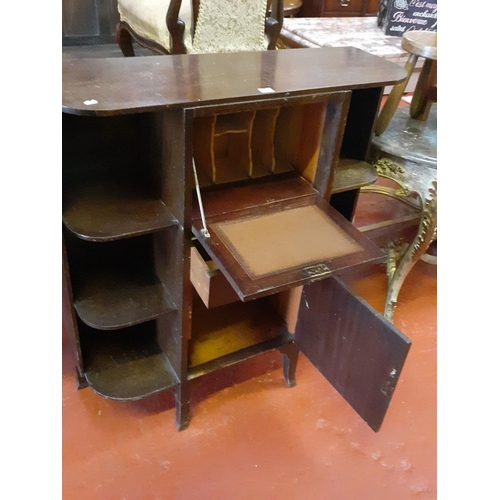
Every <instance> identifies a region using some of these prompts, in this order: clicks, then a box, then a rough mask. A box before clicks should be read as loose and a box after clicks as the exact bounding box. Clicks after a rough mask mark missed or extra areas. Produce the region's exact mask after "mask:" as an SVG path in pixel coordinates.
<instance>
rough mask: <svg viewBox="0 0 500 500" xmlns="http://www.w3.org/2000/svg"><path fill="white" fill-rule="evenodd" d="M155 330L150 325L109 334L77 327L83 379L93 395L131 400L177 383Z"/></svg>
mask: <svg viewBox="0 0 500 500" xmlns="http://www.w3.org/2000/svg"><path fill="white" fill-rule="evenodd" d="M155 330H156V329H155V322H154V321H152V322H146V323H142V324H141V325H137V326H133V327H130V328H126V329H123V330H117V331H113V332H103V331H99V330H94V329H92V328H89V327H88V326H86V325H83V324H81V325H80V326H79V331H80V339H81V344H82V351H83V356H84V360H85V378H86V379H87V382H88V383H89V385H90V386H91V387H92V389H93V390H94V391H95V392H96V393H97V394H99V395H100V396H103V397H105V398H108V399H117V400H120V401H126V400H135V399H140V398H143V397H145V396H149V395H151V394H154V393H155V392H159V391H163V390H165V389H169V388H171V387H172V386H174V385H176V384H177V383H178V382H179V380H178V378H177V375H176V374H175V372H174V370H173V368H172V365H171V364H170V361H169V359H168V357H167V356H166V354H165V353H164V352H163V351H162V349H161V347H160V346H159V344H158V342H157V340H156V331H155Z"/></svg>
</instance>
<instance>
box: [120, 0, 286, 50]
mask: <svg viewBox="0 0 500 500" xmlns="http://www.w3.org/2000/svg"><path fill="white" fill-rule="evenodd" d="M268 4H269V0H118V12H119V14H120V22H119V23H118V26H117V28H116V39H117V42H118V45H119V46H120V49H121V51H122V53H123V55H124V56H134V55H135V54H134V48H133V45H132V42H133V41H134V40H135V41H136V42H137V43H138V44H139V45H141V46H143V47H146V48H148V49H150V50H152V51H153V52H155V53H156V54H190V53H191V54H199V53H209V52H247V51H254V50H271V49H275V48H276V44H277V40H278V37H279V33H280V31H281V26H282V24H283V12H284V7H283V0H271V3H270V9H269V10H268Z"/></svg>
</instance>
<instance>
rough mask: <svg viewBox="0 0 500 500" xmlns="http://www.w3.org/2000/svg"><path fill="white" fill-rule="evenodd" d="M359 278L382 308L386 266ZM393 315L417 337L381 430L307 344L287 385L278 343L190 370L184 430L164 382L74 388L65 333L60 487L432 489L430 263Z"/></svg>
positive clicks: (347, 496)
mask: <svg viewBox="0 0 500 500" xmlns="http://www.w3.org/2000/svg"><path fill="white" fill-rule="evenodd" d="M352 286H353V287H354V288H355V289H356V291H357V292H358V293H359V294H361V295H362V296H363V297H364V298H365V299H366V300H368V301H369V302H370V303H371V304H372V305H373V306H374V307H375V308H377V309H378V310H381V309H382V306H383V300H384V294H385V290H386V278H385V274H384V270H383V269H381V268H379V269H378V270H377V271H376V272H375V274H374V275H372V276H370V277H369V278H365V279H362V280H358V281H356V282H355V283H353V284H352ZM395 324H396V326H397V327H398V328H400V329H401V330H402V331H403V332H404V333H405V334H406V335H407V336H408V337H410V338H411V339H412V341H413V345H412V348H411V350H410V354H409V356H408V359H407V363H406V365H405V368H404V370H403V372H402V375H401V378H400V381H399V385H398V387H397V389H396V391H395V394H394V398H393V400H392V405H391V407H390V408H389V412H388V414H387V417H386V419H385V422H384V424H383V425H382V429H381V430H380V432H378V433H374V432H373V431H372V430H371V429H370V428H369V427H368V426H367V425H366V424H365V423H364V422H363V421H362V420H361V418H359V417H358V416H357V414H356V413H355V412H354V411H353V410H352V409H351V408H350V407H349V405H348V404H347V403H345V401H344V400H343V399H342V398H341V397H340V396H339V395H338V393H336V392H335V390H334V389H332V387H331V386H330V385H329V384H328V382H326V380H325V379H324V378H323V377H322V376H321V375H320V374H319V373H318V372H317V371H316V369H315V368H314V367H313V366H312V365H311V363H309V362H308V360H307V359H306V358H304V357H303V356H301V357H300V359H299V366H298V369H297V386H296V387H294V388H293V389H288V388H286V387H285V384H284V381H283V377H282V373H281V369H280V366H281V358H280V356H279V355H278V354H276V353H268V354H265V355H263V356H261V357H259V358H255V359H253V360H250V361H248V362H246V363H244V364H242V365H239V366H236V367H233V368H231V369H227V370H225V371H224V372H222V373H218V374H212V375H209V376H207V377H205V378H202V379H198V380H197V381H195V383H194V384H193V390H192V393H193V394H192V395H193V398H192V420H191V423H190V425H189V427H188V428H187V429H186V430H185V431H183V432H177V430H176V428H175V425H174V413H175V410H174V407H173V398H172V396H171V395H170V394H169V393H164V394H160V395H157V396H155V397H152V398H150V399H147V400H144V401H139V402H135V403H119V402H114V401H108V400H105V399H103V398H101V397H99V396H97V395H96V394H94V393H93V392H92V391H91V389H89V388H87V389H84V390H82V391H76V389H75V380H74V377H73V371H72V364H71V358H70V352H69V349H68V345H67V343H66V342H65V341H63V494H64V498H65V499H67V500H80V499H81V500H90V499H103V500H115V499H116V500H123V499H127V500H150V499H151V500H154V499H165V500H167V499H168V500H169V499H176V500H191V499H197V500H204V499H238V500H239V499H241V500H246V499H252V500H253V499H256V498H263V499H301V500H302V499H315V500H323V499H324V500H331V499H335V500H357V499H363V500H365V499H370V500H406V499H408V500H409V499H414V498H420V499H434V498H436V389H435V387H436V268H435V267H434V266H431V265H429V264H425V263H424V262H419V263H418V264H417V265H416V266H415V268H414V269H413V271H412V272H411V273H410V275H409V277H408V278H407V281H406V283H405V285H404V286H403V289H402V291H401V294H400V302H399V306H398V308H397V310H396V317H395Z"/></svg>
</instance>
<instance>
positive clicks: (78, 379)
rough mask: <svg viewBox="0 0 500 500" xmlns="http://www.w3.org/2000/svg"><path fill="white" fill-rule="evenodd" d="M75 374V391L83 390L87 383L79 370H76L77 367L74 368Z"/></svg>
mask: <svg viewBox="0 0 500 500" xmlns="http://www.w3.org/2000/svg"><path fill="white" fill-rule="evenodd" d="M75 374H76V389H77V391H79V390H80V389H85V387H88V385H89V383H88V382H87V379H86V378H85V376H84V375H83V374H82V373H80V370H78V368H77V367H75Z"/></svg>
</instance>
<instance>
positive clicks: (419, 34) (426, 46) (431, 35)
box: [401, 31, 437, 61]
mask: <svg viewBox="0 0 500 500" xmlns="http://www.w3.org/2000/svg"><path fill="white" fill-rule="evenodd" d="M401 47H403V49H404V50H406V51H407V52H410V53H411V54H415V55H417V56H421V57H425V58H426V59H434V60H436V61H437V32H435V31H406V32H405V33H403V37H402V40H401Z"/></svg>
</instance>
